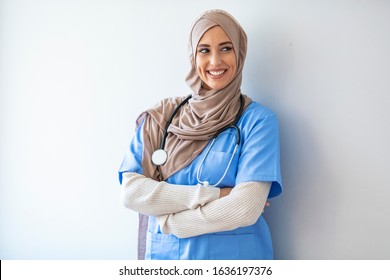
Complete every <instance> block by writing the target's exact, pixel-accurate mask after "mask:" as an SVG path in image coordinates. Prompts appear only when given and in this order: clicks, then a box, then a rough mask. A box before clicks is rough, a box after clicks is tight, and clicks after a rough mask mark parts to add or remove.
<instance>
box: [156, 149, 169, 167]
mask: <svg viewBox="0 0 390 280" xmlns="http://www.w3.org/2000/svg"><path fill="white" fill-rule="evenodd" d="M167 158H168V154H167V152H166V151H164V150H163V149H158V150H155V151H154V152H153V154H152V162H153V163H154V164H155V165H163V164H164V163H165V162H166V161H167Z"/></svg>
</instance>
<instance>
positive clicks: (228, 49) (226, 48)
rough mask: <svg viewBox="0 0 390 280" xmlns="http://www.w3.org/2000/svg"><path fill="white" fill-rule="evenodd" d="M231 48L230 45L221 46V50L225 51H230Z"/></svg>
mask: <svg viewBox="0 0 390 280" xmlns="http://www.w3.org/2000/svg"><path fill="white" fill-rule="evenodd" d="M232 49H233V48H232V47H223V48H222V50H223V51H225V52H228V51H231V50H232Z"/></svg>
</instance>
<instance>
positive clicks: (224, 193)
mask: <svg viewBox="0 0 390 280" xmlns="http://www.w3.org/2000/svg"><path fill="white" fill-rule="evenodd" d="M232 189H233V188H221V189H220V192H219V198H222V197H224V196H227V195H228V194H230V192H231V191H232Z"/></svg>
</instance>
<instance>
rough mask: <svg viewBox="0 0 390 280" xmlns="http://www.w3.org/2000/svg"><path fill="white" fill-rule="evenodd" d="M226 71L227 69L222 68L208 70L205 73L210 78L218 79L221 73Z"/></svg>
mask: <svg viewBox="0 0 390 280" xmlns="http://www.w3.org/2000/svg"><path fill="white" fill-rule="evenodd" d="M226 71H227V70H226V69H223V70H209V71H207V73H208V74H209V75H210V76H211V78H213V79H218V78H220V77H222V76H223V74H225V72H226Z"/></svg>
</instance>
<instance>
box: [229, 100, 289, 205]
mask: <svg viewBox="0 0 390 280" xmlns="http://www.w3.org/2000/svg"><path fill="white" fill-rule="evenodd" d="M255 107H256V106H255ZM248 109H249V108H248ZM240 121H241V122H242V125H241V127H242V128H241V130H242V134H243V135H242V139H243V144H242V148H241V153H240V158H239V162H238V170H237V176H236V184H238V183H241V182H248V181H268V182H272V184H271V190H270V193H269V196H268V197H269V198H271V197H275V196H277V195H279V194H281V193H282V178H281V172H280V146H279V128H278V121H277V119H276V116H275V115H274V114H273V113H272V111H270V110H268V109H266V108H264V107H261V106H260V105H258V104H257V109H256V108H255V109H253V107H252V108H251V109H250V112H247V113H246V114H245V115H243V116H242V120H240Z"/></svg>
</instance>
